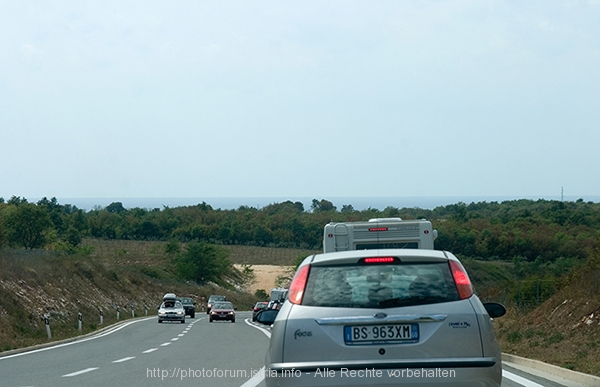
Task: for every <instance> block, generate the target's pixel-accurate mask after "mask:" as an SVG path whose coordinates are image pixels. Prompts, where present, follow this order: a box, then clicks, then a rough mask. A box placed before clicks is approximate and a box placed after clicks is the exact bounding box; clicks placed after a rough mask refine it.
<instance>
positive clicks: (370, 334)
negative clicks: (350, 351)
mask: <svg viewBox="0 0 600 387" xmlns="http://www.w3.org/2000/svg"><path fill="white" fill-rule="evenodd" d="M344 341H345V342H346V344H349V345H352V344H390V343H415V342H417V341H419V324H387V325H347V326H345V327H344Z"/></svg>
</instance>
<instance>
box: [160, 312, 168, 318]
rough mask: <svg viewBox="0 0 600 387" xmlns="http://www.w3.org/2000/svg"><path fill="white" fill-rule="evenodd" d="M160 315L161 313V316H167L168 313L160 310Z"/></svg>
mask: <svg viewBox="0 0 600 387" xmlns="http://www.w3.org/2000/svg"><path fill="white" fill-rule="evenodd" d="M158 315H159V316H161V317H164V316H166V315H167V314H166V313H165V312H163V311H160V312H158Z"/></svg>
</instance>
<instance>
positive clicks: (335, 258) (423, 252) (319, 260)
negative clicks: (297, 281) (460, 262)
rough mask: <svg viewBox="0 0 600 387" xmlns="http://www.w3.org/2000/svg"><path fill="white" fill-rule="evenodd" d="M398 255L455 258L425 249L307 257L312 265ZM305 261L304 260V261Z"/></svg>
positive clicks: (406, 258)
mask: <svg viewBox="0 0 600 387" xmlns="http://www.w3.org/2000/svg"><path fill="white" fill-rule="evenodd" d="M390 256H391V257H398V258H399V259H400V261H402V262H428V261H430V262H440V261H448V260H450V259H452V260H457V258H456V257H455V256H454V255H452V253H449V252H447V251H442V250H427V249H379V250H351V251H339V252H335V253H321V254H315V255H313V256H312V257H309V258H307V259H308V260H309V262H310V263H311V264H313V265H319V264H338V263H339V264H344V263H355V262H356V261H358V260H359V259H361V258H367V257H390ZM305 262H306V261H305Z"/></svg>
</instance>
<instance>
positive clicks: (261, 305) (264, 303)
mask: <svg viewBox="0 0 600 387" xmlns="http://www.w3.org/2000/svg"><path fill="white" fill-rule="evenodd" d="M267 306H269V303H268V302H267V301H259V302H257V303H256V304H255V305H254V308H253V309H252V321H256V315H257V314H258V313H259V312H260V311H261V310H264V309H266V308H267Z"/></svg>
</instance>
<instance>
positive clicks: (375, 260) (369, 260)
mask: <svg viewBox="0 0 600 387" xmlns="http://www.w3.org/2000/svg"><path fill="white" fill-rule="evenodd" d="M363 262H364V263H394V262H396V258H394V257H373V258H364V259H363Z"/></svg>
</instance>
